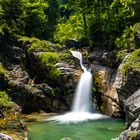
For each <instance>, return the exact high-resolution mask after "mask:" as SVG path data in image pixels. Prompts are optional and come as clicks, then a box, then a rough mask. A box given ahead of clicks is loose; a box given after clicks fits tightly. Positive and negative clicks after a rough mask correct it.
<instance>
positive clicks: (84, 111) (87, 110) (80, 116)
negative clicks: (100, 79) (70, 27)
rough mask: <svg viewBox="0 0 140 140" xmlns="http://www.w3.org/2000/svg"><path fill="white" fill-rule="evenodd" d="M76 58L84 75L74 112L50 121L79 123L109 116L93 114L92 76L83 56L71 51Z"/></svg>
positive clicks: (77, 93)
mask: <svg viewBox="0 0 140 140" xmlns="http://www.w3.org/2000/svg"><path fill="white" fill-rule="evenodd" d="M70 52H71V53H72V55H73V56H74V57H76V58H77V59H79V60H80V65H81V68H82V69H83V71H84V73H83V74H82V75H81V77H80V80H79V83H78V86H77V89H76V92H75V96H74V100H73V105H72V110H71V112H70V113H66V114H64V115H60V116H55V117H52V118H50V119H49V120H56V121H60V122H79V121H85V120H89V119H90V120H95V119H101V118H106V117H107V116H105V115H102V114H98V113H91V112H92V111H93V109H92V108H93V107H92V100H91V88H92V74H91V72H90V71H88V70H87V69H86V68H85V67H84V66H83V63H82V54H81V53H80V52H77V51H70Z"/></svg>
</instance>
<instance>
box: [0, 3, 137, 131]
mask: <svg viewBox="0 0 140 140" xmlns="http://www.w3.org/2000/svg"><path fill="white" fill-rule="evenodd" d="M69 49H74V50H79V51H81V52H83V54H84V53H85V54H84V55H85V57H88V56H89V55H90V53H92V52H93V51H95V50H97V51H98V50H102V51H104V50H105V52H109V54H111V58H110V57H109V58H107V59H108V60H107V61H106V62H105V64H104V65H105V66H106V65H109V68H112V69H113V70H112V71H113V72H114V71H116V70H117V68H118V67H119V64H120V63H121V62H122V61H123V59H124V58H125V54H131V55H130V57H129V58H128V62H127V63H126V64H124V65H123V67H122V71H121V72H122V77H125V76H126V77H127V76H128V75H129V74H128V73H129V72H130V71H132V72H133V75H135V76H136V77H137V78H136V79H137V80H138V81H139V74H138V72H139V70H140V58H139V56H140V1H139V0H0V128H5V126H6V125H7V122H8V121H9V120H14V119H16V117H18V115H15V112H16V111H17V112H20V113H21V112H22V113H32V112H36V111H37V112H38V111H39V110H43V111H45V112H59V111H60V110H61V109H60V108H59V109H58V108H57V107H56V106H55V107H56V108H55V109H51V105H48V104H49V103H48V102H49V101H48V100H47V99H46V98H51V99H52V100H53V101H54V100H55V101H56V100H59V101H61V102H63V104H64V106H65V108H64V109H63V111H64V110H69V109H70V104H69V103H67V100H66V96H67V95H66V92H67V91H68V90H70V89H73V90H74V89H75V86H74V87H72V86H71V85H70V86H71V87H67V86H66V85H65V84H66V83H70V82H69V77H70V76H69V75H68V76H64V73H65V72H63V71H61V70H60V69H58V67H59V66H58V67H57V65H56V63H58V62H66V63H67V64H69V66H71V65H74V62H73V59H71V58H72V57H71V56H70V52H69ZM85 50H86V51H85ZM103 59H104V58H103ZM109 60H110V61H111V60H112V62H111V64H110V63H109V62H108V61H109ZM97 61H98V60H97ZM101 61H103V60H101ZM86 63H93V62H92V60H91V59H90V58H89V60H86ZM101 63H102V62H101ZM103 63H104V62H103ZM106 63H107V64H106ZM19 65H20V66H19ZM89 65H90V64H89ZM64 66H67V65H66V64H65V65H64ZM71 68H73V67H72V66H71ZM135 72H136V73H135ZM68 73H69V72H68ZM26 76H27V78H25V77H26ZM97 76H98V74H97V75H95V77H94V85H96V86H95V87H94V88H93V91H94V92H95V93H96V94H97V93H98V95H95V98H96V100H97V101H96V103H97V104H100V106H99V107H98V109H99V110H100V111H101V112H104V111H103V110H104V109H103V108H104V107H102V106H103V103H102V102H103V101H101V100H104V98H102V99H101V96H102V95H103V93H104V89H103V86H102V85H100V81H101V80H100V78H98V77H97ZM126 77H125V79H127V78H126ZM134 78H135V77H131V78H130V80H133V79H134ZM128 79H129V78H128ZM27 80H28V81H27ZM21 83H24V84H21ZM34 83H35V84H36V87H34V86H32V85H34ZM42 83H43V84H42ZM44 83H45V84H44ZM73 83H74V84H75V81H74V82H73ZM126 83H127V84H128V83H129V82H126ZM46 84H47V85H48V87H49V88H48V87H47V86H46ZM44 85H45V86H44ZM139 86H140V85H139V83H138V82H136V87H137V88H135V89H134V88H133V89H132V90H130V91H132V92H133V93H134V92H135V91H136V90H138V89H139V88H140V87H139ZM44 87H45V88H44ZM124 87H125V86H124V85H123V88H124ZM127 87H129V86H128V85H127ZM37 89H39V90H40V91H41V94H43V95H44V96H45V99H44V97H43V99H42V96H41V95H40V93H39V94H38V90H37ZM120 91H122V90H120ZM123 91H126V90H123ZM26 92H28V93H29V94H28V95H25V94H24V93H26ZM128 93H129V92H128ZM129 95H130V94H129ZM124 96H125V95H124ZM125 97H126V98H127V97H128V95H126V96H125ZM37 98H38V100H39V101H38V102H39V105H38V104H37V103H36V101H37ZM30 99H33V100H32V101H31V102H30V103H26V102H27V101H26V100H30ZM41 102H42V104H41ZM115 102H116V101H115ZM122 102H123V101H121V99H120V102H119V103H118V102H117V104H119V105H120V108H121V109H122V110H123V109H124V108H123V106H124V104H123V103H122ZM43 104H44V105H43ZM45 104H47V107H46V106H45ZM52 106H53V105H52ZM122 110H121V111H120V112H121V113H120V112H119V113H120V116H123V118H125V117H126V116H127V114H125V115H124V111H122ZM122 112H123V113H122ZM20 113H19V114H20ZM107 115H108V113H107ZM111 115H112V114H111ZM112 116H113V115H112ZM137 117H138V116H137ZM137 117H135V119H136V118H137ZM5 118H6V119H5ZM128 118H129V117H128ZM133 121H134V120H133ZM131 123H132V122H131ZM131 123H130V124H131Z"/></svg>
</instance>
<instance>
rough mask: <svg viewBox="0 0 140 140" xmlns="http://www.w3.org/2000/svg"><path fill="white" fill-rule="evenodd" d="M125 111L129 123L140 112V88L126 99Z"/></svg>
mask: <svg viewBox="0 0 140 140" xmlns="http://www.w3.org/2000/svg"><path fill="white" fill-rule="evenodd" d="M125 113H126V118H127V120H126V121H127V123H128V125H129V124H131V123H132V122H133V121H134V120H135V119H136V118H138V116H139V114H140V89H139V90H137V91H136V92H135V93H134V94H133V95H131V96H130V97H129V98H128V99H127V100H126V101H125Z"/></svg>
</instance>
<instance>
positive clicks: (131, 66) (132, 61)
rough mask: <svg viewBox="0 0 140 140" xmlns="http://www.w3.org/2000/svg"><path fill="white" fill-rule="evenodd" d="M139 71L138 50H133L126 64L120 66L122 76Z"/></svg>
mask: <svg viewBox="0 0 140 140" xmlns="http://www.w3.org/2000/svg"><path fill="white" fill-rule="evenodd" d="M129 70H131V71H139V70H140V49H137V50H135V51H134V52H132V53H131V54H130V56H129V57H128V59H127V61H126V63H124V64H123V66H122V75H123V76H124V75H125V74H126V72H128V71H129Z"/></svg>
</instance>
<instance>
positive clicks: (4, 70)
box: [0, 64, 8, 77]
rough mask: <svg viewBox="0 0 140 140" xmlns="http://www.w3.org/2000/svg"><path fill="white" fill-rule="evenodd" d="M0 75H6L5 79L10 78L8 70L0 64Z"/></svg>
mask: <svg viewBox="0 0 140 140" xmlns="http://www.w3.org/2000/svg"><path fill="white" fill-rule="evenodd" d="M0 74H2V75H4V77H8V72H7V70H6V69H5V68H4V67H3V66H2V64H0Z"/></svg>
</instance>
